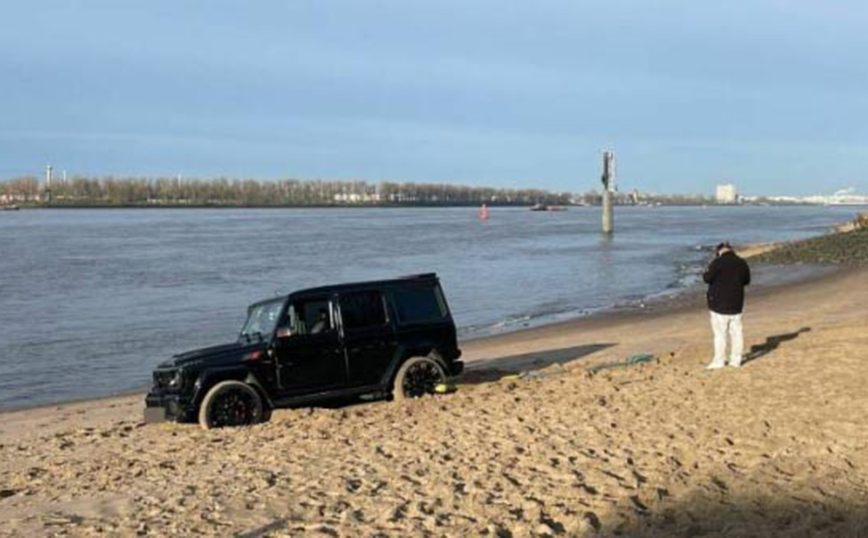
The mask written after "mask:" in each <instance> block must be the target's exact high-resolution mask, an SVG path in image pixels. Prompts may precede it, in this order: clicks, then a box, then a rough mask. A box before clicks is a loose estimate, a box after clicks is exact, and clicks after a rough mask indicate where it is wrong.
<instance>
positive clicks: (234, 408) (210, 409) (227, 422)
mask: <svg viewBox="0 0 868 538" xmlns="http://www.w3.org/2000/svg"><path fill="white" fill-rule="evenodd" d="M263 418H264V417H263V406H262V398H260V396H259V394H258V393H257V392H256V390H255V389H254V388H253V387H251V386H250V385H248V384H246V383H242V382H240V381H223V382H221V383H217V384H216V385H214V387H212V388H211V390H209V391H208V394H206V395H205V399H204V400H202V406H201V408H200V409H199V424H200V425H201V426H202V427H203V428H205V429H210V428H224V427H231V426H246V425H248V424H256V423H257V422H261V421H262V420H263Z"/></svg>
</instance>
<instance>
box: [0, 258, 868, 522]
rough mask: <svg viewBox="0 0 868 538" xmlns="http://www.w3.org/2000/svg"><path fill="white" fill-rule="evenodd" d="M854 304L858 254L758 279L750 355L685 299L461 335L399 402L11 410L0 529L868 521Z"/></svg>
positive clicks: (863, 284)
mask: <svg viewBox="0 0 868 538" xmlns="http://www.w3.org/2000/svg"><path fill="white" fill-rule="evenodd" d="M866 304H868V270H866V269H849V270H842V271H840V272H838V273H836V274H834V275H831V276H826V277H823V278H822V279H819V280H816V281H813V282H810V283H803V284H797V285H785V286H780V287H777V288H772V289H768V290H763V291H756V290H753V291H752V292H751V293H749V296H748V307H747V313H746V315H745V326H746V338H747V344H748V345H749V346H752V347H753V353H752V355H753V360H751V361H750V362H748V363H746V365H745V366H744V367H743V368H741V369H733V368H728V369H725V370H719V371H706V370H704V366H705V364H706V363H707V362H708V360H709V358H710V351H711V350H710V347H711V334H710V328H709V326H708V325H709V323H708V314H707V312H706V311H705V309H704V308H703V306H702V304H701V301H700V300H699V299H694V300H691V301H688V302H687V304H682V305H681V306H678V307H670V308H668V309H665V310H662V311H661V310H659V308H657V307H649V308H648V309H646V311H644V312H633V313H621V314H615V315H610V316H602V317H599V318H595V319H589V320H582V321H576V322H570V323H565V324H560V325H553V326H548V327H543V328H540V329H534V330H529V331H524V332H520V333H514V334H510V335H505V336H500V337H494V338H489V339H485V340H479V341H474V342H469V343H467V344H466V345H465V346H464V348H465V355H466V358H467V359H468V361H469V364H470V366H471V368H470V369H469V372H468V374H467V376H466V380H465V383H464V384H462V385H461V386H460V389H459V391H458V392H457V393H455V394H452V395H447V396H438V397H431V398H426V399H422V400H419V401H413V402H409V403H403V404H393V403H388V402H380V403H373V404H364V405H356V406H352V407H346V408H343V409H301V410H283V411H277V412H275V414H274V417H273V419H272V421H271V422H270V423H267V424H263V425H258V426H255V427H249V428H238V429H226V430H212V431H203V430H200V429H199V428H198V427H197V426H195V425H177V424H160V425H155V426H142V425H141V424H140V421H139V419H140V409H141V405H142V403H141V401H142V400H141V396H135V397H126V398H116V399H109V400H99V401H93V402H84V403H79V404H70V405H64V406H58V407H51V408H42V409H34V410H28V411H22V412H14V413H6V414H2V415H0V536H40V535H60V536H91V535H107V536H113V535H117V536H128V535H130V536H131V535H146V536H189V535H200V536H240V537H259V536H353V537H354V536H516V537H519V536H562V535H563V536H583V535H600V536H613V535H621V536H721V535H725V536H776V535H779V536H836V537H837V536H868V418H866V412H868V391H866V386H868V372H866V364H868V362H866V359H868V308H866ZM640 352H651V353H654V354H656V355H657V356H658V357H659V361H657V362H655V363H652V364H643V365H637V366H632V367H629V368H617V369H610V370H605V371H602V372H600V373H597V374H595V375H591V374H589V373H588V372H587V370H586V367H587V366H588V365H593V364H600V363H605V362H609V361H615V360H620V359H623V358H625V357H627V356H630V355H632V354H634V353H640ZM535 368H542V370H539V371H541V372H543V374H544V376H540V377H538V378H535V379H519V380H515V379H511V378H505V379H504V378H503V376H504V375H505V374H506V373H507V371H509V370H529V369H535Z"/></svg>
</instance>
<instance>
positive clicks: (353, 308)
mask: <svg viewBox="0 0 868 538" xmlns="http://www.w3.org/2000/svg"><path fill="white" fill-rule="evenodd" d="M340 305H341V321H342V322H343V325H344V328H345V329H359V328H364V327H377V326H381V325H385V324H386V321H387V319H386V305H385V303H384V302H383V294H382V293H380V292H378V291H357V292H351V293H344V294H342V295H341V298H340Z"/></svg>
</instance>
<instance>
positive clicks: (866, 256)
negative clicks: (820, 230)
mask: <svg viewBox="0 0 868 538" xmlns="http://www.w3.org/2000/svg"><path fill="white" fill-rule="evenodd" d="M845 229H846V230H847V231H842V232H837V233H832V234H829V235H824V236H820V237H813V238H810V239H804V240H802V241H793V242H790V243H782V244H780V245H777V246H776V248H774V249H770V250H768V251H766V252H763V253H761V254H758V255H757V256H755V257H753V258H752V260H753V261H757V262H760V263H774V264H792V263H830V264H839V265H868V213H863V214H861V215H859V216H858V217H856V219H855V220H854V221H853V222H852V224H850V225H848V226H847V227H846V228H845Z"/></svg>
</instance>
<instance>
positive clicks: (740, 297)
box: [702, 251, 750, 316]
mask: <svg viewBox="0 0 868 538" xmlns="http://www.w3.org/2000/svg"><path fill="white" fill-rule="evenodd" d="M702 280H704V281H705V282H706V283H707V284H708V308H709V310H711V311H712V312H717V313H718V314H725V315H728V316H731V315H733V314H741V311H742V310H743V309H744V287H745V286H747V285H748V284H750V267H748V266H747V262H746V261H744V260H743V259H741V258H739V257H738V256H736V255H735V253H734V252H731V251H730V252H725V253H724V254H722V255H720V256H718V257H717V258H715V259H714V261H713V262H711V265H709V266H708V269H707V270H706V271H705V273H704V274H703V275H702Z"/></svg>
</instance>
